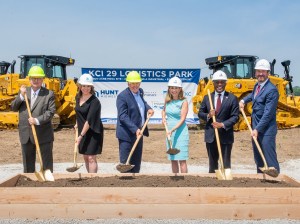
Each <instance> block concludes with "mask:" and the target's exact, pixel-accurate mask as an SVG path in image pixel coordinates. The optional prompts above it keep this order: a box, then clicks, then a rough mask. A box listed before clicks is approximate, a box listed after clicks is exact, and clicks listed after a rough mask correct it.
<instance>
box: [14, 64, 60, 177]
mask: <svg viewBox="0 0 300 224" xmlns="http://www.w3.org/2000/svg"><path fill="white" fill-rule="evenodd" d="M28 76H29V80H30V85H31V87H26V86H24V85H22V86H21V88H20V91H19V94H18V96H17V97H16V98H15V99H14V101H13V102H12V104H11V107H12V110H13V111H19V136H20V142H21V147H22V156H23V167H24V173H34V172H35V161H36V145H35V142H34V138H33V134H32V129H31V125H35V128H36V133H37V138H38V141H39V145H40V149H41V154H42V160H43V165H44V169H45V170H46V169H50V170H51V172H53V154H52V149H53V141H54V132H53V128H52V124H51V120H52V118H53V115H54V113H55V99H54V93H53V92H52V91H50V90H48V89H46V88H44V87H42V84H43V79H44V77H45V73H44V71H43V69H42V68H41V67H39V66H33V67H31V68H30V70H29V73H28ZM25 94H27V98H28V101H29V104H30V107H31V114H32V117H31V118H30V117H29V114H28V110H27V107H26V102H25Z"/></svg>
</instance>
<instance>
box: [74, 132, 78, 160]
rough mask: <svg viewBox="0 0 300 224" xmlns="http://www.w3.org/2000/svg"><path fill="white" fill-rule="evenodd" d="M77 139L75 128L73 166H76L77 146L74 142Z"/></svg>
mask: <svg viewBox="0 0 300 224" xmlns="http://www.w3.org/2000/svg"><path fill="white" fill-rule="evenodd" d="M77 137H78V128H77V127H76V128H75V145H74V164H76V159H77V153H78V144H77V142H76V140H77Z"/></svg>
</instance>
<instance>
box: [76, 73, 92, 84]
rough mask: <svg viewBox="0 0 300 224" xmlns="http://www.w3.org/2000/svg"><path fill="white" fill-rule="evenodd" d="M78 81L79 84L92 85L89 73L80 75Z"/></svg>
mask: <svg viewBox="0 0 300 224" xmlns="http://www.w3.org/2000/svg"><path fill="white" fill-rule="evenodd" d="M78 83H79V84H80V85H87V86H94V84H93V77H92V76H91V75H90V74H83V75H82V76H80V78H79V80H78Z"/></svg>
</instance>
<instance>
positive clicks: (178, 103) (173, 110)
mask: <svg viewBox="0 0 300 224" xmlns="http://www.w3.org/2000/svg"><path fill="white" fill-rule="evenodd" d="M184 101H186V99H184V100H172V101H170V102H168V103H167V104H166V116H167V124H168V129H169V130H171V129H172V128H173V127H175V126H176V124H178V122H179V121H180V114H181V108H182V104H183V102H184ZM171 141H172V145H173V148H176V149H179V150H180V152H179V153H178V154H176V155H168V159H169V160H187V159H188V158H189V131H188V127H187V125H186V123H185V122H184V123H183V124H182V125H181V126H180V127H179V128H177V129H176V130H175V131H174V132H173V133H172V136H171ZM166 142H167V150H168V149H169V148H170V145H169V142H168V139H166Z"/></svg>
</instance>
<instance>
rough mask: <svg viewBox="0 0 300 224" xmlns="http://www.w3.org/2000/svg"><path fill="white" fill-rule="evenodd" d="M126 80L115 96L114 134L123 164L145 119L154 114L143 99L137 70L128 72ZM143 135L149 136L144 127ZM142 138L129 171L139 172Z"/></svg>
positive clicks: (139, 133)
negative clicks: (115, 124) (125, 85)
mask: <svg viewBox="0 0 300 224" xmlns="http://www.w3.org/2000/svg"><path fill="white" fill-rule="evenodd" d="M126 82H127V83H128V88H126V89H125V90H123V91H122V92H121V93H120V94H119V95H118V97H117V110H118V119H117V128H116V136H117V138H118V140H119V156H120V163H121V164H125V163H126V161H127V158H128V156H129V153H130V151H131V149H132V147H133V145H134V143H135V141H136V139H137V137H139V135H141V129H142V127H143V125H144V123H145V121H146V119H147V116H149V117H151V116H152V115H153V114H154V111H153V109H152V108H151V107H150V106H149V105H148V104H147V102H146V101H145V100H144V91H143V89H141V88H140V85H141V82H142V79H141V76H140V74H139V73H138V72H137V71H131V72H129V73H128V75H127V78H126ZM143 135H145V136H149V132H148V128H147V127H146V129H145V131H144V133H143ZM142 152H143V138H140V140H139V142H138V145H137V147H136V149H135V151H134V153H133V155H132V157H131V161H130V164H132V165H134V167H133V169H131V170H130V171H129V172H132V173H139V172H140V167H141V161H142Z"/></svg>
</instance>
